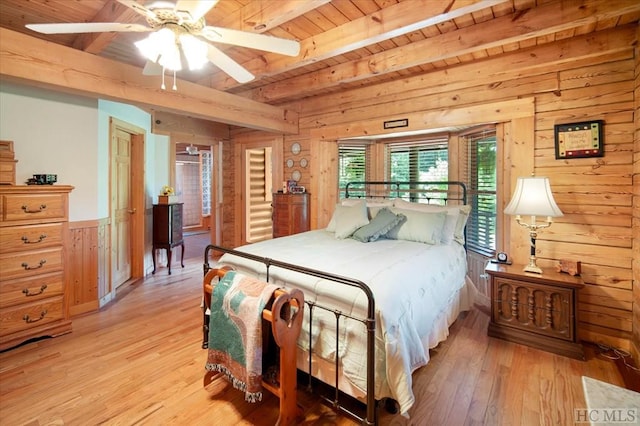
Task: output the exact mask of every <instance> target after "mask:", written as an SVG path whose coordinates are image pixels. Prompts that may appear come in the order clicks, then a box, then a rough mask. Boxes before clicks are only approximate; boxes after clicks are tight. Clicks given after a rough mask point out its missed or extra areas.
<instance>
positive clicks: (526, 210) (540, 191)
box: [504, 176, 562, 274]
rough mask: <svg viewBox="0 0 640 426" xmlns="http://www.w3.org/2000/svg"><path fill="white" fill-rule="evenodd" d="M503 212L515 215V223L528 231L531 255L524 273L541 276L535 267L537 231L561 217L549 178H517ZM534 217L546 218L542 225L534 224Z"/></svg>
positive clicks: (539, 270) (538, 269)
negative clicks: (524, 218)
mask: <svg viewBox="0 0 640 426" xmlns="http://www.w3.org/2000/svg"><path fill="white" fill-rule="evenodd" d="M504 212H505V213H506V214H508V215H515V216H516V222H518V224H519V225H522V226H524V227H525V228H527V229H528V230H529V235H530V237H531V255H530V256H529V264H528V265H527V266H525V267H524V271H525V272H533V273H536V274H542V269H540V268H539V267H538V265H536V237H537V235H538V229H543V228H548V227H549V226H551V223H552V220H551V218H552V217H558V216H562V211H560V209H559V208H558V205H557V204H556V202H555V200H554V199H553V194H552V193H551V186H550V185H549V178H547V177H537V176H531V177H519V178H518V182H517V183H516V190H515V191H514V193H513V197H512V198H511V201H510V202H509V204H508V205H507V207H506V208H505V209H504ZM521 216H530V217H531V222H530V223H527V222H525V221H523V220H522V218H521ZM536 216H546V218H547V219H546V221H545V222H544V223H538V222H536Z"/></svg>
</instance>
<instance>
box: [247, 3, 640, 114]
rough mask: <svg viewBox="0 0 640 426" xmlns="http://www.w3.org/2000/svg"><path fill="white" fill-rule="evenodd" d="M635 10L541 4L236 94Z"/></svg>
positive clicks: (330, 82)
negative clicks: (524, 10)
mask: <svg viewBox="0 0 640 426" xmlns="http://www.w3.org/2000/svg"><path fill="white" fill-rule="evenodd" d="M637 11H640V2H629V3H628V5H627V6H626V7H624V8H621V7H620V5H619V4H615V2H610V1H609V0H586V1H579V0H571V1H566V2H562V3H560V4H558V3H552V4H547V5H543V6H540V7H537V8H535V9H530V10H527V11H526V12H525V13H523V11H517V12H514V13H513V14H510V15H505V16H503V17H500V18H496V19H494V20H491V21H487V22H484V23H479V24H476V25H473V26H470V27H467V28H462V29H459V30H457V31H451V32H448V33H445V34H441V35H439V36H436V37H431V38H428V39H425V40H422V41H419V42H415V43H411V44H408V45H405V46H400V47H397V48H395V49H390V50H386V51H383V52H380V53H377V54H373V55H371V56H369V57H367V58H362V59H358V60H354V61H350V62H346V63H342V64H339V65H336V66H333V67H329V68H324V69H322V70H319V71H316V72H311V73H307V74H303V75H301V76H298V77H293V78H290V79H287V80H286V81H285V82H278V83H273V84H270V85H267V86H263V87H260V88H258V89H251V90H247V91H243V92H238V94H239V95H242V96H246V97H247V98H250V99H254V100H260V101H262V102H270V103H272V102H276V101H279V100H283V99H287V98H291V97H294V96H295V97H300V96H301V95H304V96H311V95H314V94H316V93H319V92H321V91H324V90H326V89H329V88H332V87H335V86H337V85H339V84H341V83H345V82H355V81H361V80H365V79H368V78H371V77H374V76H380V75H381V74H385V73H391V72H396V71H401V70H405V69H408V68H411V67H414V66H417V65H421V64H425V63H431V62H435V61H441V60H445V59H449V58H454V57H456V56H462V55H465V54H469V53H473V52H478V51H481V50H485V49H490V48H494V47H498V46H502V45H505V44H510V43H518V42H521V41H524V40H527V39H531V38H535V37H540V36H543V35H547V34H553V33H555V32H558V31H564V30H568V29H572V28H576V27H579V26H582V25H585V24H587V23H591V22H596V20H597V19H602V18H611V17H613V16H618V15H622V14H626V13H633V12H637Z"/></svg>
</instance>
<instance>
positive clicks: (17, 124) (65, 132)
mask: <svg viewBox="0 0 640 426" xmlns="http://www.w3.org/2000/svg"><path fill="white" fill-rule="evenodd" d="M97 110H98V102H97V101H96V100H93V99H89V98H83V97H80V96H72V95H66V94H62V93H56V92H52V91H47V90H42V89H37V88H31V87H26V86H18V85H13V84H7V83H5V82H0V139H2V140H10V141H13V147H14V151H15V158H16V159H17V160H18V163H17V164H16V184H24V183H25V182H26V181H27V179H28V178H30V177H32V175H33V174H36V173H46V174H57V175H58V183H59V184H65V185H73V186H74V187H75V189H74V190H73V191H72V192H71V194H70V195H69V220H71V221H82V220H89V219H96V218H98V217H100V216H99V215H98V197H99V193H100V189H99V187H98V186H97V183H98V168H97V165H98V144H97V139H98V114H97Z"/></svg>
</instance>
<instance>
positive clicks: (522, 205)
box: [504, 176, 562, 217]
mask: <svg viewBox="0 0 640 426" xmlns="http://www.w3.org/2000/svg"><path fill="white" fill-rule="evenodd" d="M504 212H505V213H506V214H509V215H521V216H550V217H558V216H562V211H561V210H560V208H558V205H557V204H556V201H555V200H554V199H553V194H552V193H551V185H549V178H547V177H537V176H532V177H519V178H518V182H517V184H516V190H515V191H514V193H513V197H512V198H511V201H510V202H509V204H508V205H507V207H506V208H505V209H504Z"/></svg>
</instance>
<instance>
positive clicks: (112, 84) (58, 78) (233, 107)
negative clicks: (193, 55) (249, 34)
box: [0, 28, 298, 134]
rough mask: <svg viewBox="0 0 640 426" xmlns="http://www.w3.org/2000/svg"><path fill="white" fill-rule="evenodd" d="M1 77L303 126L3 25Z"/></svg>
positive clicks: (280, 127) (283, 129)
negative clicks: (166, 86)
mask: <svg viewBox="0 0 640 426" xmlns="http://www.w3.org/2000/svg"><path fill="white" fill-rule="evenodd" d="M0 40H2V43H0V78H2V79H6V80H11V81H22V82H29V83H30V84H34V85H38V86H43V87H50V88H54V89H57V90H63V91H65V92H71V93H76V94H80V95H84V96H89V97H93V98H103V99H110V100H115V101H119V102H126V103H129V104H133V105H138V106H141V107H148V108H153V109H156V110H161V111H168V112H173V113H176V114H183V115H188V116H190V117H194V118H202V119H205V120H212V121H217V122H221V123H226V124H232V125H236V126H242V127H248V128H251V129H258V130H265V131H270V132H276V133H286V134H295V133H297V132H298V114H297V113H296V112H294V111H289V110H286V109H282V108H278V107H274V106H271V105H267V104H262V103H259V102H255V101H251V100H249V99H246V98H243V97H240V96H236V95H232V94H229V93H225V92H220V91H218V90H215V89H209V88H206V87H202V86H199V85H196V84H193V83H190V82H187V81H181V80H180V81H178V83H177V84H178V90H177V91H172V90H161V89H160V87H159V86H160V85H159V79H158V78H157V77H156V78H151V77H148V76H143V75H142V70H141V69H140V68H137V67H134V66H131V65H126V64H122V63H119V62H115V61H112V60H110V59H105V58H101V57H99V56H96V55H92V54H89V53H86V52H82V51H79V50H76V49H72V48H69V47H66V46H61V45H58V44H55V43H50V42H45V41H42V40H40V39H38V38H35V37H30V36H28V35H25V34H21V33H18V32H15V31H11V30H7V29H4V28H0Z"/></svg>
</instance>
